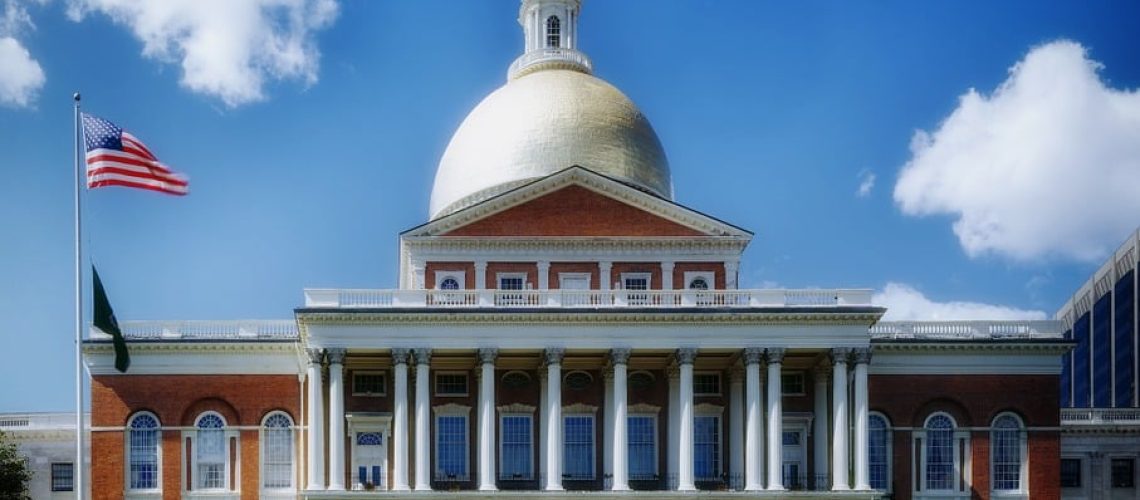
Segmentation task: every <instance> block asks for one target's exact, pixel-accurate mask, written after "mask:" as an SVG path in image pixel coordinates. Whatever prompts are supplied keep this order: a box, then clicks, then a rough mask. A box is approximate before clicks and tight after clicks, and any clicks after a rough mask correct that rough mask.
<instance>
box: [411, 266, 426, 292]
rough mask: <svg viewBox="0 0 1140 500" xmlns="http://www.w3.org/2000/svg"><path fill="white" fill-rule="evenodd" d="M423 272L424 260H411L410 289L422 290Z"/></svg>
mask: <svg viewBox="0 0 1140 500" xmlns="http://www.w3.org/2000/svg"><path fill="white" fill-rule="evenodd" d="M424 272H425V267H424V262H423V261H422V260H413V261H412V289H413V290H423V289H424Z"/></svg>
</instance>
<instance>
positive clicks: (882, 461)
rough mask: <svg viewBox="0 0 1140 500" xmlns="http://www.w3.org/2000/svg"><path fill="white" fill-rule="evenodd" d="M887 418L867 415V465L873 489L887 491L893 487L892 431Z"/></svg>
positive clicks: (872, 414)
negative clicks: (891, 460)
mask: <svg viewBox="0 0 1140 500" xmlns="http://www.w3.org/2000/svg"><path fill="white" fill-rule="evenodd" d="M890 427H891V426H890V424H888V423H887V418H886V417H884V416H882V415H880V414H878V413H871V414H869V415H867V464H868V468H869V472H870V476H871V487H872V488H875V489H876V490H883V491H887V490H888V489H890V485H891V462H890V456H891V430H890Z"/></svg>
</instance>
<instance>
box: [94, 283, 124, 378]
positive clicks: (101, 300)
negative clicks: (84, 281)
mask: <svg viewBox="0 0 1140 500" xmlns="http://www.w3.org/2000/svg"><path fill="white" fill-rule="evenodd" d="M91 276H92V281H93V282H94V287H95V297H94V299H93V302H94V307H93V309H94V312H93V314H92V315H93V316H94V317H93V318H92V319H91V324H93V325H95V328H98V329H100V330H103V333H108V334H110V335H111V342H112V343H113V344H114V345H115V369H116V370H119V372H121V373H126V372H127V368H129V367H130V366H131V353H130V352H127V340H126V339H124V338H123V332H122V331H121V330H119V322H118V321H116V320H115V311H112V310H111V301H109V300H107V292H105V291H104V290H103V282H102V281H100V280H99V271H96V270H95V266H91Z"/></svg>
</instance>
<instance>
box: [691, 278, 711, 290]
mask: <svg viewBox="0 0 1140 500" xmlns="http://www.w3.org/2000/svg"><path fill="white" fill-rule="evenodd" d="M689 289H690V290H708V289H709V282H708V281H706V280H705V279H704V278H693V281H690V282H689Z"/></svg>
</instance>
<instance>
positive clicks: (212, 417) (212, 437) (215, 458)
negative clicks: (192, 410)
mask: <svg viewBox="0 0 1140 500" xmlns="http://www.w3.org/2000/svg"><path fill="white" fill-rule="evenodd" d="M194 427H195V428H196V429H197V433H198V436H197V439H196V441H197V442H196V443H195V445H194V448H195V451H194V462H195V466H194V472H195V474H194V477H195V486H196V487H197V489H200V490H221V489H226V479H227V478H228V476H229V474H228V471H227V467H226V466H227V465H228V464H227V463H226V462H227V459H228V458H229V453H228V452H227V451H226V432H225V427H226V421H225V420H223V419H222V416H221V415H218V414H217V413H214V412H207V413H203V414H202V415H201V416H199V417H198V421H197V422H196V423H195V424H194Z"/></svg>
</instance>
